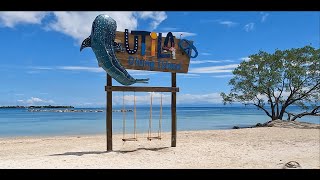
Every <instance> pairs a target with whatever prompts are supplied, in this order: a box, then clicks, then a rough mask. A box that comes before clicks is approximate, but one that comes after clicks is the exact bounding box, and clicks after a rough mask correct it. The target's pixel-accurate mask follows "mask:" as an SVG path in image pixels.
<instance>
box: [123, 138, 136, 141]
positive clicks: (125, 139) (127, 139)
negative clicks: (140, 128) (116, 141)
mask: <svg viewBox="0 0 320 180" xmlns="http://www.w3.org/2000/svg"><path fill="white" fill-rule="evenodd" d="M122 141H138V139H137V138H124V139H122Z"/></svg>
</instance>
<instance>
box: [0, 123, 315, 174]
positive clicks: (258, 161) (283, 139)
mask: <svg viewBox="0 0 320 180" xmlns="http://www.w3.org/2000/svg"><path fill="white" fill-rule="evenodd" d="M170 137H171V134H170V133H163V139H162V140H152V141H151V142H150V141H148V140H147V139H146V135H143V136H142V135H141V134H140V135H139V137H138V138H140V139H139V141H137V142H126V143H123V142H122V140H121V138H122V135H114V136H113V150H114V151H112V152H106V151H105V150H106V137H105V135H94V136H60V137H58V136H57V137H32V138H30V137H25V138H0V168H1V169H3V168H5V169H7V168H28V169H29V168H134V169H136V168H147V169H149V168H156V169H159V168H170V169H171V168H173V169H177V168H210V169H211V168H276V169H278V168H283V166H284V164H285V163H287V162H289V161H297V162H298V163H300V165H301V166H302V168H303V169H305V168H315V169H320V130H319V129H289V128H277V127H265V128H248V129H235V130H211V131H180V132H179V131H178V136H177V147H170V146H171V139H170Z"/></svg>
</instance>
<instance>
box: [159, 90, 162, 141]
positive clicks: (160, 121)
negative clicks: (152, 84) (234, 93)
mask: <svg viewBox="0 0 320 180" xmlns="http://www.w3.org/2000/svg"><path fill="white" fill-rule="evenodd" d="M161 123H162V93H161V99H160V118H159V130H158V137H159V138H161Z"/></svg>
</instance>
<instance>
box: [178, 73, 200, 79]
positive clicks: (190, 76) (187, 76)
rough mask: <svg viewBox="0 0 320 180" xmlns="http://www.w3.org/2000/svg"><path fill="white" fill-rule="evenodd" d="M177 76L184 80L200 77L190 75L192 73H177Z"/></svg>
mask: <svg viewBox="0 0 320 180" xmlns="http://www.w3.org/2000/svg"><path fill="white" fill-rule="evenodd" d="M178 76H182V77H184V78H199V77H200V75H199V74H192V73H188V74H184V73H179V74H178Z"/></svg>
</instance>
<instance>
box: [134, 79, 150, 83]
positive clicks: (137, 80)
mask: <svg viewBox="0 0 320 180" xmlns="http://www.w3.org/2000/svg"><path fill="white" fill-rule="evenodd" d="M148 81H149V78H147V79H136V83H148Z"/></svg>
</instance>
